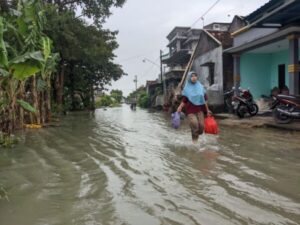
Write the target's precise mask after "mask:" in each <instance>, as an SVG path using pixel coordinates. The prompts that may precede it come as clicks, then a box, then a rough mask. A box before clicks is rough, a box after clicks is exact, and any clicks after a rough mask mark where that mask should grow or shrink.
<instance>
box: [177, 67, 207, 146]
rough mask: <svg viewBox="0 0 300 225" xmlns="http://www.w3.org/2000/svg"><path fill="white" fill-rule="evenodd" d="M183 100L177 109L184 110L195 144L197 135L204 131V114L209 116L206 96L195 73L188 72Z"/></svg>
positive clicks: (178, 110)
mask: <svg viewBox="0 0 300 225" xmlns="http://www.w3.org/2000/svg"><path fill="white" fill-rule="evenodd" d="M182 95H183V98H182V101H181V103H180V105H179V107H178V109H177V112H181V111H182V109H183V108H185V113H186V115H187V118H188V120H189V125H190V127H191V132H192V139H193V142H194V143H196V142H197V140H198V138H199V135H201V134H203V131H204V114H205V113H207V114H208V115H211V111H210V110H209V108H208V105H207V95H206V91H205V89H204V87H203V85H202V84H201V83H200V82H199V81H198V76H197V74H196V73H195V72H190V73H189V74H188V76H187V80H186V83H185V86H184V89H183V92H182Z"/></svg>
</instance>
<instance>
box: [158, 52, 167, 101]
mask: <svg viewBox="0 0 300 225" xmlns="http://www.w3.org/2000/svg"><path fill="white" fill-rule="evenodd" d="M159 53H160V80H161V83H162V88H163V96H164V101H165V98H166V90H167V88H166V82H165V79H164V77H163V76H164V74H163V63H162V57H163V51H162V50H160V51H159ZM164 103H165V102H164Z"/></svg>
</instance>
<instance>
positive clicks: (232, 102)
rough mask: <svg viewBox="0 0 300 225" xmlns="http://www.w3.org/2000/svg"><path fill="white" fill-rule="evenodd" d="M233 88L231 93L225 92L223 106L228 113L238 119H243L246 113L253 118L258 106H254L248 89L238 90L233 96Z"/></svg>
mask: <svg viewBox="0 0 300 225" xmlns="http://www.w3.org/2000/svg"><path fill="white" fill-rule="evenodd" d="M234 89H235V88H234V87H233V88H232V90H231V91H228V92H225V93H224V96H225V105H226V106H227V108H228V111H229V112H231V113H236V114H237V116H238V117H239V118H244V117H245V115H246V114H247V113H248V114H249V115H250V116H255V115H256V114H257V113H258V110H259V108H258V105H257V104H255V102H254V99H253V96H252V94H251V92H250V90H249V89H242V88H239V89H238V94H237V95H235V94H234Z"/></svg>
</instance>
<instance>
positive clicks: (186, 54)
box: [162, 27, 200, 104]
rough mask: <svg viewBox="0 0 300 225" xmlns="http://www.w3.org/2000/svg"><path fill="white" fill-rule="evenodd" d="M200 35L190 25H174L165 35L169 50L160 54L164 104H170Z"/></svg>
mask: <svg viewBox="0 0 300 225" xmlns="http://www.w3.org/2000/svg"><path fill="white" fill-rule="evenodd" d="M199 35H200V29H191V28H190V27H175V28H174V29H173V30H172V31H171V32H170V33H169V34H168V36H167V39H168V40H169V44H168V45H167V47H168V48H169V52H168V53H167V54H164V55H162V63H163V64H165V65H166V66H165V67H164V76H163V80H164V85H165V89H166V90H165V99H164V102H165V103H166V104H170V100H171V98H172V95H173V92H174V89H175V88H176V87H177V86H178V84H179V82H180V81H181V79H182V76H183V73H184V71H185V68H186V66H187V64H188V62H189V60H190V57H191V54H192V51H193V49H195V47H196V45H197V43H198V40H199Z"/></svg>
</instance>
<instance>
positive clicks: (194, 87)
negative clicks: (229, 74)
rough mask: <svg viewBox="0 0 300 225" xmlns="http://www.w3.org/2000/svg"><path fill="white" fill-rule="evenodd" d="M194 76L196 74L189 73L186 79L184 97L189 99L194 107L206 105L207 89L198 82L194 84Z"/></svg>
mask: <svg viewBox="0 0 300 225" xmlns="http://www.w3.org/2000/svg"><path fill="white" fill-rule="evenodd" d="M192 74H196V73H195V72H193V71H192V72H189V74H188V75H187V78H186V82H185V86H184V88H183V92H182V95H183V96H185V97H187V98H188V100H189V101H190V102H191V103H192V104H194V105H204V104H205V98H204V95H205V89H204V87H203V85H202V84H201V83H200V82H199V81H198V80H197V82H196V83H193V82H192V80H191V78H192Z"/></svg>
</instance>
